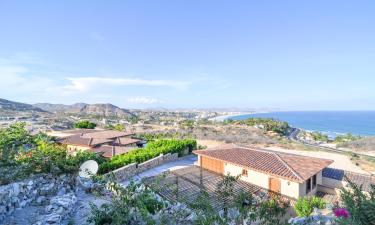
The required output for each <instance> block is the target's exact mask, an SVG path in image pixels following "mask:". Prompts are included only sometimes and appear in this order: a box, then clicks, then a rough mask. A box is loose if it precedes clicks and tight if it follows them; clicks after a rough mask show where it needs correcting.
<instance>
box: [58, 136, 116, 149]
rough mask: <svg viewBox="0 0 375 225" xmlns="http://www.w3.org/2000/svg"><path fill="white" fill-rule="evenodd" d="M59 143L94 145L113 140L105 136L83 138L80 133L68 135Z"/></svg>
mask: <svg viewBox="0 0 375 225" xmlns="http://www.w3.org/2000/svg"><path fill="white" fill-rule="evenodd" d="M58 142H59V143H61V144H67V145H80V146H88V147H89V146H95V145H100V144H105V143H110V142H113V140H112V139H105V138H84V137H82V135H80V134H76V135H72V136H68V137H65V138H62V139H60V140H59V141H58Z"/></svg>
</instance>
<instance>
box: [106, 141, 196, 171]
mask: <svg viewBox="0 0 375 225" xmlns="http://www.w3.org/2000/svg"><path fill="white" fill-rule="evenodd" d="M196 148H197V142H196V140H192V139H185V140H174V139H172V140H157V141H154V142H149V143H148V144H147V146H146V147H145V148H141V149H135V150H132V151H130V152H128V153H126V154H122V155H116V156H114V157H112V159H111V160H110V161H107V162H104V163H102V164H100V166H99V173H101V174H103V173H107V172H110V171H113V170H115V169H118V168H120V167H123V166H126V165H128V164H131V163H142V162H145V161H147V160H149V159H152V158H155V157H157V156H159V155H160V154H168V153H178V155H179V156H182V154H183V152H184V151H185V149H189V152H191V151H192V150H194V149H196Z"/></svg>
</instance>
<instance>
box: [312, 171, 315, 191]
mask: <svg viewBox="0 0 375 225" xmlns="http://www.w3.org/2000/svg"><path fill="white" fill-rule="evenodd" d="M315 187H316V174H315V175H314V176H313V177H312V189H314V188H315Z"/></svg>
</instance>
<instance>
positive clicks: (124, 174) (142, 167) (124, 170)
mask: <svg viewBox="0 0 375 225" xmlns="http://www.w3.org/2000/svg"><path fill="white" fill-rule="evenodd" d="M177 158H178V154H177V153H174V154H171V153H168V154H165V155H160V156H158V157H155V158H153V159H150V160H147V161H145V162H143V163H140V164H137V163H132V164H129V165H126V166H124V167H121V168H119V169H117V170H114V171H112V173H113V174H114V175H115V177H116V179H117V180H125V179H129V178H131V177H133V176H135V175H137V174H139V173H142V172H144V171H146V170H149V169H152V168H154V167H156V166H159V165H162V164H164V163H166V162H170V161H174V160H176V159H177Z"/></svg>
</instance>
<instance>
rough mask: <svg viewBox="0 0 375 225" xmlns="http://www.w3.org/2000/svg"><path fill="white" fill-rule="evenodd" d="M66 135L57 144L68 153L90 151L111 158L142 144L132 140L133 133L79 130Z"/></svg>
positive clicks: (140, 141) (137, 140)
mask: <svg viewBox="0 0 375 225" xmlns="http://www.w3.org/2000/svg"><path fill="white" fill-rule="evenodd" d="M66 133H67V134H68V135H67V136H66V137H63V138H60V139H59V140H58V142H59V143H61V144H65V145H67V148H68V150H69V152H70V153H74V152H76V151H79V150H81V151H91V152H96V153H99V154H101V155H103V156H104V157H107V158H111V157H113V156H115V155H119V154H124V153H127V152H128V151H130V150H132V149H134V148H137V147H139V146H141V145H142V144H143V141H142V140H140V139H136V138H133V137H132V136H133V135H134V133H131V132H122V131H113V130H86V129H81V130H72V131H66ZM69 134H70V135H69Z"/></svg>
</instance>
